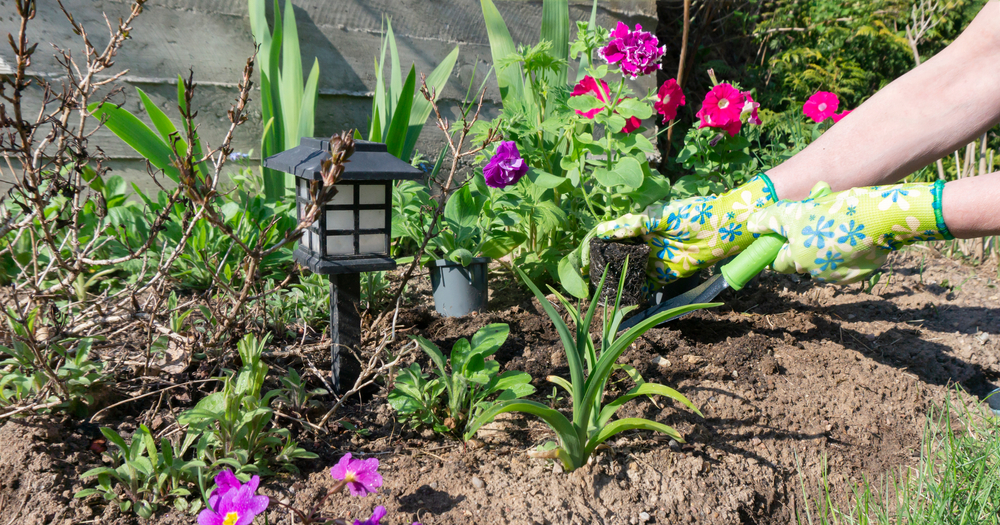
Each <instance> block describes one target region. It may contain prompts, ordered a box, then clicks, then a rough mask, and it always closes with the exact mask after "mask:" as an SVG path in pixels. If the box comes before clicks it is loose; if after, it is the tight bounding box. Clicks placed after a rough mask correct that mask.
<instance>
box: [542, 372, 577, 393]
mask: <svg viewBox="0 0 1000 525" xmlns="http://www.w3.org/2000/svg"><path fill="white" fill-rule="evenodd" d="M545 380H546V381H548V382H549V383H555V384H556V385H558V386H560V387H562V389H563V390H565V391H566V393H567V394H572V393H573V385H571V384H569V381H566V380H565V379H563V378H561V377H559V376H548V377H546V378H545Z"/></svg>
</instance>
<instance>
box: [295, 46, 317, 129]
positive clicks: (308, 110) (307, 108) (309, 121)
mask: <svg viewBox="0 0 1000 525" xmlns="http://www.w3.org/2000/svg"><path fill="white" fill-rule="evenodd" d="M318 87H319V59H318V58H314V59H313V66H312V69H311V70H310V71H309V80H307V81H306V87H305V89H304V90H303V91H302V107H301V108H300V109H299V137H300V138H301V137H311V136H313V129H314V126H315V124H316V93H317V91H318Z"/></svg>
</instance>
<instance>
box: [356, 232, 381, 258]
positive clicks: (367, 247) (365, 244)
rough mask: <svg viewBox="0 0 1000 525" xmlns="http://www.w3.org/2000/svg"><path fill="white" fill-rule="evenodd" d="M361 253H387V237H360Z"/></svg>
mask: <svg viewBox="0 0 1000 525" xmlns="http://www.w3.org/2000/svg"><path fill="white" fill-rule="evenodd" d="M358 252H359V253H385V235H383V234H375V235H359V236H358Z"/></svg>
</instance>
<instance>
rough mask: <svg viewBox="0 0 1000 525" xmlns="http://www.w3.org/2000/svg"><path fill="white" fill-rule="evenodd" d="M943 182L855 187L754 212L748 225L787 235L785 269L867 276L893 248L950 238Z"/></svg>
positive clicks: (839, 278) (837, 278)
mask: <svg viewBox="0 0 1000 525" xmlns="http://www.w3.org/2000/svg"><path fill="white" fill-rule="evenodd" d="M943 188H944V181H937V182H935V183H933V184H931V183H912V184H897V185H893V186H873V187H869V188H854V189H850V190H847V191H842V192H839V193H833V194H828V195H825V196H823V197H818V198H815V199H806V200H804V201H801V202H788V201H781V202H779V203H778V204H777V205H776V206H772V207H770V208H768V209H766V210H762V211H759V212H757V213H754V214H753V215H752V216H751V217H750V221H749V222H748V224H747V229H749V230H750V231H751V232H754V233H757V234H763V233H771V232H775V233H777V234H779V235H781V236H782V237H785V238H786V239H788V242H786V243H785V245H784V246H782V247H781V251H780V252H778V257H777V258H776V259H775V260H774V265H773V266H774V269H775V270H776V271H778V272H781V273H793V272H798V273H809V274H811V275H812V276H813V277H816V278H817V279H819V280H821V281H827V282H833V283H839V284H847V283H853V282H857V281H860V280H863V279H866V278H867V277H868V276H869V275H871V273H872V272H874V271H875V270H876V269H877V268H879V267H880V266H882V264H883V263H884V262H885V259H886V257H888V255H889V252H891V251H893V250H898V249H899V248H901V247H903V246H906V245H908V244H912V243H914V242H918V241H934V240H942V239H945V240H947V239H951V238H952V237H951V234H950V233H948V227H947V226H946V225H945V223H944V219H942V217H941V191H942V189H943Z"/></svg>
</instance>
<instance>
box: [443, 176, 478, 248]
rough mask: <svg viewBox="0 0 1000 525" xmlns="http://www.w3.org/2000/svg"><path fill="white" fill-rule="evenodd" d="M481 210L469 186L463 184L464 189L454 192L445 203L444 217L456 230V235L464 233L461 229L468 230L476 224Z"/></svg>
mask: <svg viewBox="0 0 1000 525" xmlns="http://www.w3.org/2000/svg"><path fill="white" fill-rule="evenodd" d="M479 212H480V209H479V208H478V207H477V206H476V202H475V199H474V198H473V197H472V190H471V189H470V188H469V186H463V187H462V189H460V190H458V191H456V192H455V193H452V194H451V197H448V202H447V203H445V205H444V219H445V221H446V222H447V223H448V225H449V226H450V227H451V228H452V230H455V235H456V236H460V235H462V234H463V232H461V231H460V230H468V229H471V228H473V227H474V226H475V225H476V221H477V219H478V218H479Z"/></svg>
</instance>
